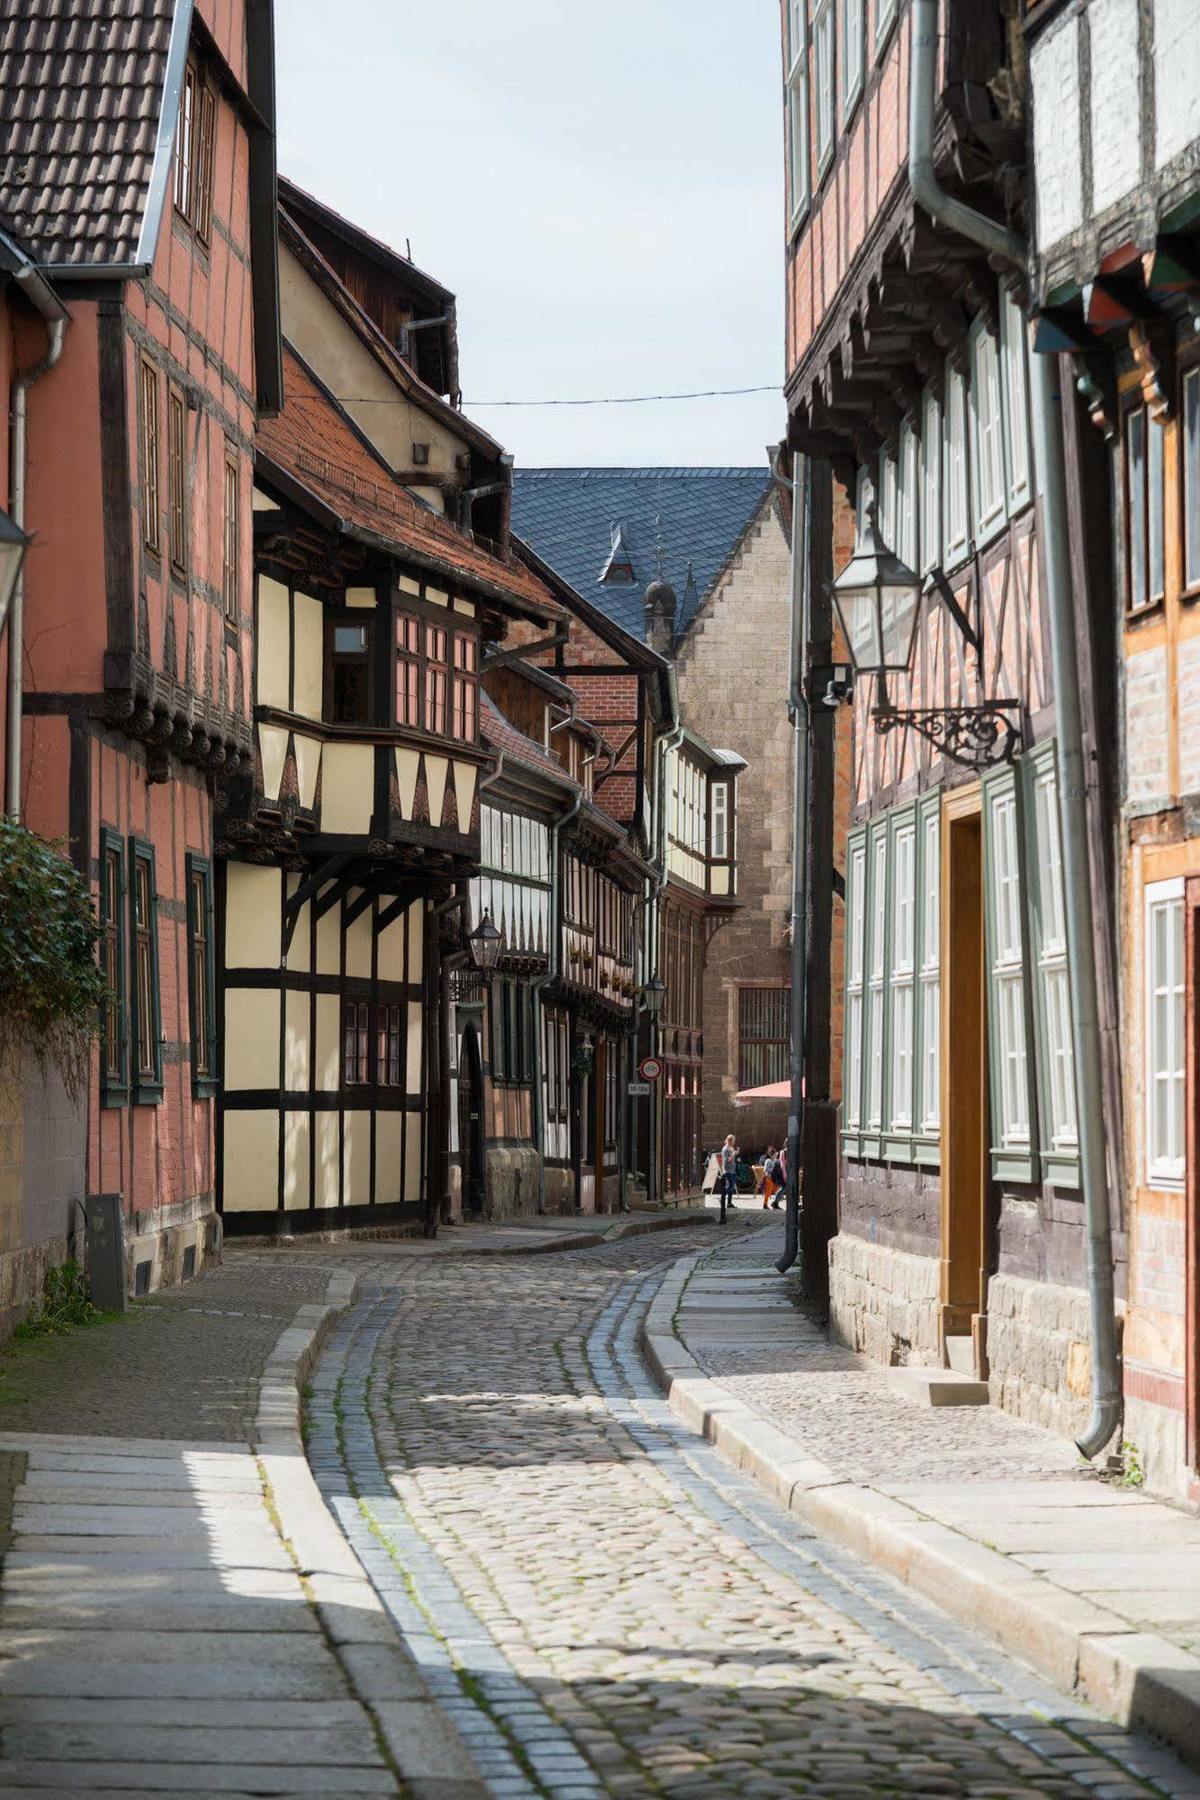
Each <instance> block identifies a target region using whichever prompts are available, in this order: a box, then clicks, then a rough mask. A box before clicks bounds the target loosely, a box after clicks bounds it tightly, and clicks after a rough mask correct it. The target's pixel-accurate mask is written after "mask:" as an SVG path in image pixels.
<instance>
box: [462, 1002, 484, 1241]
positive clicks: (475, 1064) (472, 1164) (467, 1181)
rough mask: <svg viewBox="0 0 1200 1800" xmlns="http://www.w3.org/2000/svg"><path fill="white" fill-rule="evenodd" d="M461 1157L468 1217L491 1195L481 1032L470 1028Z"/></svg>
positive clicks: (464, 1043) (464, 1067) (465, 1057)
mask: <svg viewBox="0 0 1200 1800" xmlns="http://www.w3.org/2000/svg"><path fill="white" fill-rule="evenodd" d="M458 1156H459V1163H460V1166H461V1168H462V1209H463V1213H464V1216H466V1217H470V1216H471V1215H472V1214H474V1215H475V1216H476V1217H478V1215H479V1214H480V1213H482V1211H483V1203H484V1200H485V1198H486V1195H487V1187H486V1181H485V1174H484V1161H483V1061H482V1058H481V1056H480V1054H479V1033H478V1031H477V1030H476V1029H475V1027H474V1025H468V1026H467V1028H466V1030H465V1031H464V1032H463V1034H462V1038H461V1040H460V1041H459V1046H458Z"/></svg>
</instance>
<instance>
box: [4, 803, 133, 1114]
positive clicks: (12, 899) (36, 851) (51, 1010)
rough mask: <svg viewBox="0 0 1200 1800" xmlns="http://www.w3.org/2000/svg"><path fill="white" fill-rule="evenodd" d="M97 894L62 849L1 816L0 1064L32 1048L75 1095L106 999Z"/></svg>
mask: <svg viewBox="0 0 1200 1800" xmlns="http://www.w3.org/2000/svg"><path fill="white" fill-rule="evenodd" d="M98 937H99V928H98V926H97V923H96V913H95V908H94V907H93V905H92V896H91V893H90V892H89V890H88V885H87V883H86V882H85V881H84V879H83V877H82V876H81V875H80V874H79V873H78V872H77V871H76V870H75V869H74V868H72V866H71V864H70V863H69V862H68V861H67V859H66V857H65V856H64V855H63V854H62V848H61V846H60V845H56V844H51V843H48V842H47V841H46V840H45V839H44V838H40V837H38V836H37V835H36V833H34V832H32V831H28V830H27V829H26V828H25V826H23V825H17V824H14V822H13V821H12V820H11V819H8V818H3V817H0V1062H2V1061H4V1060H5V1058H6V1056H7V1054H8V1053H11V1052H18V1053H19V1052H20V1050H21V1049H22V1047H23V1046H26V1045H27V1046H28V1047H29V1048H31V1049H32V1050H33V1052H34V1054H35V1056H36V1057H37V1059H38V1061H39V1063H41V1064H42V1065H43V1067H44V1066H45V1064H46V1063H54V1064H55V1065H56V1066H57V1067H58V1069H59V1070H60V1072H61V1074H62V1077H63V1079H64V1081H65V1082H66V1084H67V1087H68V1089H69V1090H70V1091H71V1092H72V1093H73V1094H78V1092H79V1091H80V1089H81V1088H82V1087H83V1085H84V1083H85V1082H86V1079H87V1067H88V1053H89V1048H90V1045H91V1040H92V1038H93V1037H94V1035H95V1033H96V1031H97V1029H98V1026H99V1017H100V1007H101V1004H102V1002H103V1000H104V998H105V995H106V993H107V989H106V987H105V983H104V977H103V975H102V974H101V972H100V970H99V968H98V966H97V963H96V943H97V939H98Z"/></svg>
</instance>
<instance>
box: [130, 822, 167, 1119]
mask: <svg viewBox="0 0 1200 1800" xmlns="http://www.w3.org/2000/svg"><path fill="white" fill-rule="evenodd" d="M131 865H132V875H133V879H132V883H131V893H130V920H129V926H130V939H131V949H132V956H131V961H132V964H133V991H132V999H133V1018H132V1021H131V1030H130V1041H131V1044H132V1049H133V1075H134V1087H135V1094H134V1098H135V1099H137V1100H145V1099H148V1098H157V1096H158V1095H159V1094H160V1093H161V1091H162V1050H161V1043H160V1034H161V1028H160V1025H159V1007H160V1002H159V991H158V893H157V890H156V888H155V882H154V852H153V850H152V849H150V847H149V846H148V845H143V844H140V843H138V842H136V841H135V842H134V844H133V849H132V856H131Z"/></svg>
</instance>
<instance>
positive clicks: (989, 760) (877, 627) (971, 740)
mask: <svg viewBox="0 0 1200 1800" xmlns="http://www.w3.org/2000/svg"><path fill="white" fill-rule="evenodd" d="M923 591H928V592H933V593H936V594H937V595H938V596H939V598H940V599H941V600H942V602H943V604H944V605H945V607H946V610H947V612H948V613H949V614H950V617H951V618H952V619H953V621H954V623H955V625H956V627H957V628H958V630H959V632H960V633H961V634H962V636H963V637H964V639H965V640H966V641H967V643H968V644H970V645H971V647H972V648H973V649H974V650H975V652H976V654H977V655H979V652H980V650H981V643H980V639H979V636H978V634H977V633H976V632H974V631H973V630H972V628H971V625H970V621H969V620H968V619H967V617H966V615H965V614H964V612H963V610H962V608H961V607H960V606H959V604H958V602H957V600H956V599H955V598H954V595H953V593H952V592H951V591H950V587H949V584H948V583H947V581H946V579H945V576H944V575H942V574H941V572H940V570H939V571H935V572H934V574H933V575H932V576H931V577H930V579H929V582H928V584H927V587H926V589H925V590H923V589H922V584H921V578H920V576H919V575H917V574H916V573H915V572H914V571H913V570H912V569H910V568H909V566H908V564H907V563H906V562H904V561H902V559H901V558H900V557H899V556H897V555H896V553H895V551H894V550H890V549H889V548H888V546H887V544H885V543H884V541H883V538H882V536H881V535H880V531H879V521H878V516H877V513H876V509H875V506H874V504H872V505H871V506H869V507H868V508H867V517H866V523H865V526H864V528H863V530H862V531H861V533H860V534H859V538H858V542H857V543H856V545H855V547H854V555H853V556H852V557H851V558H850V561H849V562H848V563H847V564H846V567H845V568H844V569H843V570H842V573H841V574H840V575H839V576H838V578H837V580H836V581H835V582H834V584H833V599H834V604H835V605H836V607H837V611H838V618H839V619H840V620H841V624H842V630H843V631H844V632H845V634H846V642H847V644H848V645H849V647H850V655H851V657H852V658H853V661H854V667H855V671H856V672H857V673H858V674H859V675H874V676H875V677H876V679H877V682H878V692H879V703H878V705H877V706H876V707H875V710H874V712H873V714H872V717H873V718H874V720H875V723H876V725H877V726H878V728H879V730H880V731H894V730H895V729H896V727H897V726H899V725H907V726H911V728H912V729H913V730H914V731H916V732H919V733H920V735H921V736H922V737H923V738H926V739H928V741H929V742H930V743H931V744H933V745H934V747H935V748H936V749H938V750H940V751H941V753H942V754H943V755H944V756H948V757H950V759H951V760H952V761H953V762H957V763H962V764H964V765H965V766H966V767H967V768H973V769H983V768H987V767H988V766H989V765H990V764H993V763H999V762H1007V761H1008V760H1009V759H1010V758H1011V757H1012V755H1013V753H1014V751H1016V750H1017V749H1019V747H1020V742H1021V728H1020V723H1019V720H1020V706H1019V703H1018V702H1017V701H1015V700H981V701H979V702H977V703H976V704H975V705H973V706H968V705H963V706H948V707H922V708H916V709H914V708H911V707H909V708H904V707H897V706H893V704H892V702H891V700H890V699H889V698H888V691H887V678H888V676H889V675H905V674H907V673H908V670H909V668H910V667H911V665H912V658H913V648H914V645H915V643H916V637H917V618H918V614H919V612H920V603H921V595H922V592H923ZM980 664H981V669H980V673H981V674H982V657H980Z"/></svg>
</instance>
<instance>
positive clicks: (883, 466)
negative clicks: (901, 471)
mask: <svg viewBox="0 0 1200 1800" xmlns="http://www.w3.org/2000/svg"><path fill="white" fill-rule="evenodd" d="M897 473H898V471H897V467H896V458H895V457H894V456H891V455H889V453H888V452H887V451H886V450H884V451H882V452H881V453H880V457H879V493H878V506H879V529H880V532H881V533H882V535H883V541H884V543H885V544H887V545H888V547H889V548H890V549H892V550H894V549H895V548H896V530H897V525H898V523H899V521H898V518H897V513H896V476H897Z"/></svg>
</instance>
